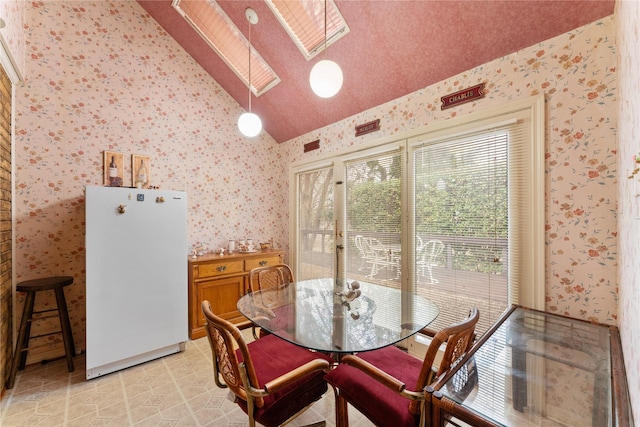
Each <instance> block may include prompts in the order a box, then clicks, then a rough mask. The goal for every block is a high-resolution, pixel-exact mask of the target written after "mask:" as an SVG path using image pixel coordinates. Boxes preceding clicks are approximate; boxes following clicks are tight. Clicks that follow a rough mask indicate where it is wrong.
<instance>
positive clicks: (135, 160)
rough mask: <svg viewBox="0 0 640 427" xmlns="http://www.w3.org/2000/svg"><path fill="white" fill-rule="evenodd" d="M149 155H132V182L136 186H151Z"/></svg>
mask: <svg viewBox="0 0 640 427" xmlns="http://www.w3.org/2000/svg"><path fill="white" fill-rule="evenodd" d="M150 170H151V164H150V159H149V156H141V155H139V154H132V155H131V183H132V185H133V186H134V187H136V188H149V187H150V181H151V179H150V178H151V175H150Z"/></svg>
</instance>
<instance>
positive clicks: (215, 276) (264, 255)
mask: <svg viewBox="0 0 640 427" xmlns="http://www.w3.org/2000/svg"><path fill="white" fill-rule="evenodd" d="M283 260H284V251H282V250H278V249H271V250H266V251H258V252H253V253H239V252H235V253H233V254H231V255H223V256H220V255H216V254H208V255H203V256H200V257H198V258H195V259H193V258H191V257H190V258H189V338H191V339H192V340H193V339H197V338H201V337H204V336H205V335H206V331H205V329H204V325H205V320H204V315H203V314H202V309H201V304H202V301H204V300H209V302H210V303H211V308H212V309H213V312H214V313H216V314H218V315H219V316H220V317H222V318H223V319H226V320H228V321H230V322H234V323H236V322H240V321H243V320H246V319H245V317H244V316H243V315H242V314H240V312H239V311H238V309H237V307H236V304H237V303H238V299H240V297H241V296H242V295H244V294H245V293H246V292H247V291H248V289H249V272H250V271H251V269H252V268H255V267H262V266H265V265H273V264H279V263H282V262H283Z"/></svg>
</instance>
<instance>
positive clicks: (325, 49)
mask: <svg viewBox="0 0 640 427" xmlns="http://www.w3.org/2000/svg"><path fill="white" fill-rule="evenodd" d="M328 58H329V54H328V53H327V0H324V59H328Z"/></svg>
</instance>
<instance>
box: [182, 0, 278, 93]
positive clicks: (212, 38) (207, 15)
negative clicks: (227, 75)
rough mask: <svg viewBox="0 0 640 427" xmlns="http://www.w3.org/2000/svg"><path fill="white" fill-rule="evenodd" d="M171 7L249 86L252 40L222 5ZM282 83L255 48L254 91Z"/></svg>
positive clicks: (187, 1) (195, 2) (190, 0)
mask: <svg viewBox="0 0 640 427" xmlns="http://www.w3.org/2000/svg"><path fill="white" fill-rule="evenodd" d="M171 4H172V5H173V7H174V8H175V9H176V10H177V11H178V13H180V15H182V17H183V18H184V19H185V20H186V21H187V22H188V23H189V24H190V25H191V26H192V27H193V28H194V29H195V30H196V31H197V32H198V33H199V34H200V36H201V37H202V38H203V39H204V40H205V41H206V42H207V43H208V44H209V46H211V48H212V49H213V50H214V51H215V52H216V53H217V54H218V55H219V56H220V58H222V60H223V61H224V62H226V63H227V65H228V66H229V68H231V69H232V70H233V71H234V72H235V73H236V75H237V76H238V77H239V78H240V80H242V81H243V82H244V84H245V85H247V87H248V86H249V41H248V40H247V38H246V37H245V36H244V35H243V34H242V32H241V31H240V30H239V29H238V27H236V26H235V24H234V23H233V22H232V21H231V19H230V18H229V16H228V15H227V14H226V13H225V12H224V10H222V8H221V7H220V5H218V3H217V2H215V1H214V0H205V1H203V0H173V1H172V3H171ZM279 82H280V78H279V77H278V76H277V75H276V73H275V72H274V71H273V69H272V68H271V67H270V66H269V64H267V63H266V61H265V60H264V59H263V58H262V56H260V54H259V53H258V52H257V51H256V50H255V48H253V47H252V48H251V91H252V92H253V93H254V94H255V95H256V96H259V95H261V94H263V93H264V92H266V91H267V90H269V89H271V88H272V87H274V86H275V85H277V84H278V83H279Z"/></svg>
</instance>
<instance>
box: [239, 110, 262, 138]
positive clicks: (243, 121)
mask: <svg viewBox="0 0 640 427" xmlns="http://www.w3.org/2000/svg"><path fill="white" fill-rule="evenodd" d="M238 129H240V132H241V133H242V134H243V135H244V136H247V137H249V138H252V137H254V136H256V135H257V134H259V133H260V131H261V130H262V120H260V117H258V115H257V114H254V113H242V115H241V116H240V118H239V119H238Z"/></svg>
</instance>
